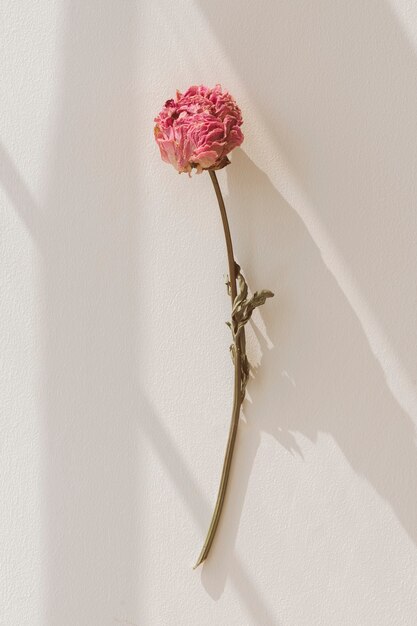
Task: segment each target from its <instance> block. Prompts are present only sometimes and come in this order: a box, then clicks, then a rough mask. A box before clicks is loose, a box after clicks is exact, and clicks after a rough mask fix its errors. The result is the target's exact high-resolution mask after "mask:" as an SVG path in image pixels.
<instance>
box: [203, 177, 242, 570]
mask: <svg viewBox="0 0 417 626" xmlns="http://www.w3.org/2000/svg"><path fill="white" fill-rule="evenodd" d="M209 174H210V178H211V181H212V183H213V186H214V190H215V192H216V196H217V200H218V203H219V208H220V214H221V217H222V222H223V230H224V236H225V239H226V249H227V259H228V263H229V281H230V294H231V299H232V307H233V302H234V300H235V298H236V295H237V287H236V267H235V259H234V255H233V244H232V238H231V235H230V228H229V222H228V219H227V213H226V207H225V204H224V200H223V196H222V193H221V190H220V186H219V182H218V180H217V176H216V172H215V171H214V170H209ZM244 332H245V331H244V328H242V329H241V331H240V332H239V333H238V335H237V337H236V338H235V351H234V352H235V353H234V368H235V372H234V386H233V409H232V419H231V422H230V429H229V436H228V439H227V447H226V453H225V456H224V461H223V469H222V475H221V479H220V486H219V492H218V494H217V500H216V505H215V507H214V512H213V516H212V518H211V522H210V526H209V529H208V532H207V537H206V540H205V542H204V545H203V548H202V550H201V552H200V556H199V557H198V560H197V563H196V564H195V566H194V569H195V568H196V567H198V566H199V565H201V563H202V562H203V561H205V560H206V558H207V556H208V554H209V552H210V548H211V545H212V543H213V539H214V536H215V534H216V530H217V526H218V524H219V520H220V515H221V512H222V508H223V504H224V500H225V496H226V489H227V483H228V481H229V475H230V467H231V464H232V457H233V450H234V447H235V442H236V435H237V428H238V424H239V416H240V407H241V405H242V393H241V391H242V389H241V388H242V369H241V367H242V364H241V359H242V348H243V349H244V345H245V336H244Z"/></svg>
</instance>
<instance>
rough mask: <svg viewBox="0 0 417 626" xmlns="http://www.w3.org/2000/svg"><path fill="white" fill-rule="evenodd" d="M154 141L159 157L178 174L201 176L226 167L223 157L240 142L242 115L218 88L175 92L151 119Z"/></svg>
mask: <svg viewBox="0 0 417 626" xmlns="http://www.w3.org/2000/svg"><path fill="white" fill-rule="evenodd" d="M154 121H155V129H154V133H155V140H156V142H157V144H158V146H159V149H160V151H161V157H162V159H163V160H164V161H166V162H167V163H171V165H173V166H174V167H175V169H176V170H178V172H188V173H190V172H191V170H192V168H193V167H195V168H196V169H197V173H201V172H202V171H203V170H207V169H220V168H222V167H224V166H225V165H227V164H228V163H229V159H228V158H227V155H228V154H229V152H231V151H232V150H233V148H236V147H237V146H240V144H241V143H242V141H243V133H242V131H241V129H240V126H241V125H242V113H241V111H240V109H239V107H238V106H237V104H236V102H235V100H234V98H233V97H232V96H231V95H230V94H229V93H228V92H227V91H225V92H223V91H222V89H221V86H220V85H216V86H215V87H214V88H213V89H210V88H209V87H205V86H204V85H200V86H199V87H197V86H193V87H190V88H189V89H187V91H186V92H185V93H184V94H181V93H180V92H178V91H177V95H176V98H175V100H167V101H166V102H165V105H164V108H163V109H162V111H161V112H160V113H159V115H158V117H156V118H155V120H154Z"/></svg>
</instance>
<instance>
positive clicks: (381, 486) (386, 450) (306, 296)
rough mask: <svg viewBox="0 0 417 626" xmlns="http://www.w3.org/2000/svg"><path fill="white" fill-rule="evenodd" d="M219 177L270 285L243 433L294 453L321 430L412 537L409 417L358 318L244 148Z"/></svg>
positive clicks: (246, 248)
mask: <svg viewBox="0 0 417 626" xmlns="http://www.w3.org/2000/svg"><path fill="white" fill-rule="evenodd" d="M227 178H228V185H229V190H230V196H229V198H228V200H227V202H228V205H229V206H230V209H231V211H230V213H231V221H232V228H233V232H234V234H235V237H236V248H237V251H238V253H239V252H240V254H239V263H241V265H242V267H243V268H245V267H247V268H248V271H247V272H246V274H247V278H248V282H249V284H250V285H252V284H253V282H254V277H255V276H262V280H263V283H264V284H266V285H268V286H269V287H270V288H271V289H272V290H273V291H275V292H276V293H277V294H278V297H277V299H276V300H275V301H271V303H269V306H268V307H264V309H263V310H262V317H263V319H264V321H265V325H266V328H267V329H268V335H269V337H270V339H271V340H272V342H273V344H274V345H275V348H274V349H273V350H270V349H268V346H267V345H266V341H265V339H264V338H263V336H262V334H261V333H260V332H258V331H257V330H256V327H253V329H254V332H255V334H256V338H257V341H259V342H260V344H261V348H262V353H263V356H262V361H261V365H260V367H259V368H258V369H257V370H255V378H254V380H251V381H250V386H249V393H250V396H251V399H252V403H245V407H244V411H245V415H246V417H247V420H248V424H249V425H250V426H251V428H252V429H253V430H254V431H255V432H254V433H252V434H251V436H254V437H255V439H256V440H259V436H260V432H265V433H268V434H269V435H271V436H272V437H274V438H275V439H276V440H277V441H278V442H279V443H280V444H281V445H282V446H284V448H286V449H287V450H288V451H289V452H291V453H296V454H301V453H300V451H299V449H298V446H297V443H296V440H295V438H294V433H302V434H303V435H304V436H305V437H307V438H309V439H310V440H311V441H313V442H314V441H316V439H317V437H318V435H319V433H322V432H323V433H329V434H330V435H331V436H332V437H333V438H334V440H335V441H336V442H337V444H338V446H339V447H340V449H341V450H342V452H343V454H344V455H345V457H346V459H347V460H348V461H349V463H350V464H351V466H352V467H353V469H354V470H355V471H356V472H357V473H358V474H359V475H361V476H364V477H366V479H367V480H368V481H369V482H370V483H371V484H372V485H373V487H374V488H375V489H376V491H377V492H378V493H379V495H380V496H381V497H382V498H383V499H384V500H386V501H387V502H388V503H389V504H390V506H391V507H392V509H393V511H394V512H395V514H396V516H397V518H398V519H399V521H400V522H401V524H402V526H403V528H404V530H405V531H406V533H407V534H408V536H409V537H410V538H411V539H412V541H413V542H414V543H417V524H416V520H417V503H416V501H415V499H413V498H410V494H412V493H415V492H416V490H417V454H416V448H415V443H414V435H415V429H414V424H413V422H412V420H411V419H410V417H409V416H408V415H407V413H406V412H405V411H404V410H403V409H402V407H401V406H400V405H399V404H398V403H397V402H396V400H395V398H394V397H393V395H392V394H391V392H390V390H389V389H388V387H387V385H386V382H385V377H384V373H383V371H382V370H381V368H380V366H379V364H378V362H377V361H376V360H375V357H374V355H373V353H372V350H371V349H370V346H369V343H368V341H367V339H366V337H365V336H364V333H363V330H362V327H361V324H360V322H359V321H358V319H357V317H356V315H355V313H354V312H353V311H352V309H351V307H350V305H349V303H348V302H347V301H346V299H345V297H344V294H343V293H342V291H341V290H340V287H339V286H338V284H337V282H336V281H335V279H334V277H333V276H332V274H331V273H330V272H329V271H328V269H327V268H326V266H325V265H324V262H323V260H322V258H321V255H320V253H319V251H318V250H317V247H316V245H315V244H314V242H313V241H312V239H311V237H310V235H309V234H308V232H307V230H306V228H305V226H304V225H303V223H302V221H301V220H300V218H299V217H298V216H297V214H296V213H295V211H294V210H293V209H292V208H291V207H290V206H289V205H288V204H287V203H286V202H285V201H284V200H283V198H282V197H281V196H280V195H279V194H278V193H277V192H276V190H275V188H274V187H273V185H272V184H271V183H270V181H269V180H268V178H267V177H266V176H265V174H264V173H263V172H262V171H261V170H260V169H259V168H257V167H256V166H255V165H254V164H253V163H252V162H251V161H250V159H249V158H248V157H247V156H246V155H245V153H244V152H243V151H240V150H239V151H236V153H235V155H234V160H233V167H230V168H228V171H227ZM259 198H261V201H259ZM254 206H257V207H258V210H257V212H254V211H253V207H254ZM233 215H238V216H239V218H238V219H236V221H235V220H233ZM277 249H278V250H279V251H280V252H279V255H277V254H276V250H277ZM260 250H262V253H260ZM288 267H291V268H293V269H292V272H291V276H288V272H287V268H288ZM317 285H319V286H320V287H319V289H317ZM256 287H257V285H255V288H256ZM295 303H297V306H295ZM346 337H348V338H349V341H348V342H347V341H346ZM300 345H301V346H302V347H303V356H302V358H300V355H299V346H300ZM352 354H354V355H355V359H354V360H352V358H351V355H352ZM312 363H314V364H315V367H311V364H312ZM253 458H254V457H253V455H250V454H249V455H247V456H246V455H245V454H243V452H242V454H239V455H238V457H237V461H236V469H235V471H236V473H237V474H238V475H239V476H242V477H245V478H244V480H247V477H248V476H249V475H250V472H251V467H252V464H253ZM277 487H279V483H278V482H277ZM233 488H235V486H234V487H233ZM240 489H241V490H242V491H243V492H244V491H245V489H246V487H242V485H240ZM265 497H267V494H266V495H265ZM240 513H241V507H237V508H234V507H233V506H230V505H229V506H228V515H229V516H231V517H232V518H234V521H233V522H232V523H231V524H230V523H229V524H224V526H223V527H222V530H221V533H222V542H223V543H224V544H228V543H231V544H233V542H234V532H235V529H236V528H237V526H238V519H236V518H238V517H239V516H240ZM277 522H279V518H278V519H277ZM278 532H279V530H278ZM219 553H220V554H219V555H218V556H217V557H216V558H218V559H220V560H222V556H221V551H220V550H219ZM227 558H228V557H227V556H226V557H225V560H226V561H227ZM223 566H224V567H227V565H225V563H224V562H223Z"/></svg>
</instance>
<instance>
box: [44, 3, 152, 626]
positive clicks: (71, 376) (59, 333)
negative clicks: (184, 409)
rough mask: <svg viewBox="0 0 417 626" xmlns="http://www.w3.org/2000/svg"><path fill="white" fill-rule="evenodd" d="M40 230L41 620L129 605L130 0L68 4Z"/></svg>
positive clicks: (132, 492)
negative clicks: (43, 613)
mask: <svg viewBox="0 0 417 626" xmlns="http://www.w3.org/2000/svg"><path fill="white" fill-rule="evenodd" d="M63 24H64V28H65V32H64V37H63V45H62V70H61V71H62V75H61V80H60V92H59V93H58V97H57V100H58V101H57V111H58V114H57V117H56V120H55V128H54V131H53V132H54V136H53V142H52V149H51V155H50V170H49V172H48V174H47V180H46V183H45V188H46V197H45V200H44V203H43V204H44V206H43V207H42V209H41V216H40V217H41V218H42V219H43V224H42V226H41V227H40V228H39V227H38V229H37V230H38V245H39V249H40V252H41V255H42V257H43V269H44V275H43V283H44V319H45V328H44V359H45V374H44V381H43V390H44V392H43V395H44V397H43V400H44V413H45V424H44V440H45V443H44V446H45V449H44V467H43V476H44V489H45V507H46V519H45V551H46V554H47V556H46V561H47V571H48V573H47V580H46V581H45V584H46V589H47V596H46V620H47V621H46V623H47V624H50V625H51V626H52V625H56V624H60V625H61V626H66V625H67V624H68V626H69V625H71V626H73V625H74V624H78V623H82V624H87V623H90V624H98V623H101V624H108V623H110V621H114V620H123V619H126V617H127V616H129V617H130V618H132V616H134V615H135V614H136V608H137V604H138V601H139V602H140V600H139V599H138V594H139V593H140V590H141V580H140V571H139V570H138V568H137V557H136V555H137V553H138V545H137V537H138V531H137V523H138V519H139V516H138V510H137V506H138V502H137V497H138V491H137V470H138V464H137V459H138V455H137V436H138V426H137V403H136V400H137V395H138V394H137V384H136V381H135V376H136V369H137V368H136V356H135V336H136V324H137V320H138V312H137V307H136V299H135V298H136V296H135V294H136V293H137V289H138V277H137V276H136V275H135V268H136V262H135V258H136V252H135V250H136V245H135V244H136V220H137V210H138V207H137V189H136V177H137V176H136V155H135V146H134V135H135V133H134V119H135V110H136V109H137V104H136V103H135V98H134V92H133V90H132V82H133V77H134V73H135V46H134V42H133V41H134V38H135V37H136V31H137V21H136V9H135V6H134V3H130V2H127V3H122V4H120V5H119V7H118V9H117V10H116V11H115V5H114V2H111V1H109V0H104V1H103V2H100V3H99V4H98V3H96V2H93V3H84V2H68V4H67V9H66V15H65V19H64V20H63Z"/></svg>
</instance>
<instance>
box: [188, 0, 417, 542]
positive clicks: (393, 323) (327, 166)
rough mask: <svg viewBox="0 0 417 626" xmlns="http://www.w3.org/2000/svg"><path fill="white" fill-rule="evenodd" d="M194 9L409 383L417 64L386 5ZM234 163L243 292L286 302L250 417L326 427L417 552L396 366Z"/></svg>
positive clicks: (256, 182) (412, 462)
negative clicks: (265, 292)
mask: <svg viewBox="0 0 417 626" xmlns="http://www.w3.org/2000/svg"><path fill="white" fill-rule="evenodd" d="M200 6H201V11H202V12H203V13H204V14H205V15H206V16H207V19H208V20H209V22H210V26H211V27H212V29H213V32H214V33H215V34H216V36H217V37H218V38H219V42H220V43H221V44H222V45H223V46H224V49H225V53H226V54H227V56H228V59H229V60H230V61H231V62H232V63H234V65H235V68H236V71H237V73H238V75H239V78H240V79H241V80H242V83H243V84H244V85H245V87H246V88H247V89H248V92H249V94H250V96H251V99H252V100H253V102H254V104H255V106H256V111H257V113H258V114H260V115H262V117H263V119H264V122H265V126H266V127H267V128H268V130H269V131H270V133H271V135H272V137H273V138H274V141H275V145H276V150H277V151H280V152H282V153H284V156H285V158H286V160H287V161H288V162H289V163H290V165H291V166H292V169H293V172H294V174H295V175H296V176H297V178H298V180H299V181H300V185H301V186H302V187H303V189H304V191H305V193H306V194H307V196H308V198H309V199H310V200H311V202H312V204H313V206H314V208H315V209H316V211H317V213H318V216H319V219H320V221H321V222H322V223H323V224H324V226H325V228H326V230H327V232H328V233H329V235H330V238H331V240H332V243H333V244H334V246H335V247H336V249H337V250H338V252H339V253H340V254H341V256H342V257H343V259H344V261H345V262H346V264H347V266H348V267H349V270H350V272H351V274H352V275H353V277H354V279H355V281H356V282H357V284H358V287H359V292H360V294H361V296H362V298H363V301H364V302H365V304H366V306H368V307H369V308H370V309H371V310H372V312H373V313H374V315H375V317H376V318H377V322H378V324H379V325H380V326H381V328H382V329H383V332H384V338H385V339H386V341H387V343H388V344H389V346H390V347H391V348H392V349H393V351H394V353H395V355H396V357H397V358H398V360H399V362H400V364H401V367H402V369H403V371H404V372H405V373H406V376H407V378H409V379H410V380H411V381H412V380H414V379H413V372H414V362H413V361H414V355H415V354H416V351H417V344H416V336H415V332H414V330H415V321H416V319H415V317H416V313H415V311H416V310H417V302H416V293H415V289H413V288H410V285H408V286H407V280H406V279H405V278H406V277H407V276H410V268H414V267H416V265H417V248H416V247H415V243H414V242H415V235H416V232H417V223H416V220H417V214H416V212H415V210H414V207H415V186H414V184H413V182H412V181H413V172H415V169H416V164H417V144H416V142H414V141H410V137H415V136H416V134H417V118H416V116H415V93H416V90H417V60H416V56H415V53H414V51H413V49H412V48H411V46H410V43H409V41H408V39H407V36H406V34H405V33H404V32H403V31H402V29H401V28H400V25H399V23H398V21H397V18H396V16H395V15H394V14H393V12H392V11H391V9H390V7H389V5H388V4H386V3H385V2H366V3H351V2H347V1H345V0H343V1H342V0H340V1H338V2H333V0H332V1H330V0H320V1H319V2H316V3H311V4H308V3H307V4H306V3H305V2H301V0H296V1H295V2H291V3H287V2H278V3H276V2H271V1H267V2H265V3H263V4H262V11H260V10H259V8H258V7H257V6H255V5H254V4H250V3H245V4H241V3H239V5H238V4H237V2H233V1H232V2H230V3H228V4H227V5H224V4H223V3H221V2H220V0H213V2H210V3H203V2H200ZM219 16H221V19H220V18H219ZM257 140H258V141H262V138H257ZM233 161H234V163H233V167H230V168H228V172H227V175H228V180H229V185H230V198H228V205H229V206H231V207H232V208H233V207H235V210H236V212H239V216H240V218H241V215H242V213H244V214H245V216H246V219H247V222H248V225H249V226H248V227H247V228H246V229H245V230H241V232H240V233H239V244H238V245H237V255H238V258H239V260H241V261H242V265H243V267H245V266H246V267H248V268H250V270H251V274H250V275H249V276H248V279H249V283H250V284H251V285H252V280H251V278H252V275H253V276H261V277H262V281H263V283H264V284H265V285H267V286H268V287H270V288H271V289H273V290H275V291H276V292H277V293H278V299H277V304H278V303H279V307H281V308H280V309H278V310H279V311H280V317H278V318H277V319H278V320H279V325H278V327H277V321H275V318H274V315H275V313H276V311H275V309H274V312H272V311H273V308H272V306H271V305H268V306H265V307H263V309H262V316H263V318H264V319H265V323H266V326H267V328H268V331H269V332H270V333H271V338H272V340H273V342H274V343H275V350H273V351H271V352H269V351H268V350H265V351H264V358H263V360H262V365H261V372H260V376H261V378H260V379H259V382H258V383H256V381H255V382H251V387H250V393H251V395H252V396H253V399H254V404H253V413H252V408H251V406H250V405H247V406H246V407H245V410H246V413H247V415H248V421H249V423H250V424H252V423H253V427H254V428H257V429H260V430H264V431H266V432H269V433H270V434H272V435H273V436H274V437H276V439H277V440H278V441H280V442H281V443H282V444H283V445H284V446H286V447H288V448H294V438H293V435H292V433H294V432H300V433H302V434H304V435H305V436H306V437H309V438H310V439H311V440H313V441H314V440H315V439H316V437H317V434H318V433H319V432H324V433H329V434H330V435H331V436H332V437H333V438H334V439H335V441H336V442H337V443H338V445H339V446H340V449H341V450H342V452H343V453H344V455H345V457H346V459H347V460H348V461H349V463H350V464H351V466H352V467H353V468H354V470H355V471H356V472H357V473H358V474H359V475H362V476H364V477H365V478H366V479H367V480H368V481H369V483H370V484H371V485H372V486H373V487H374V488H375V489H376V490H377V492H378V493H379V494H380V495H381V497H383V498H384V499H385V500H386V501H387V502H388V503H389V504H390V505H391V507H392V509H393V511H394V512H395V514H396V516H397V517H398V519H399V521H400V522H401V524H402V526H403V528H404V530H405V531H406V532H407V533H408V535H409V536H410V538H411V539H412V540H413V541H414V543H417V523H416V522H417V504H416V500H415V499H414V498H411V497H410V494H413V493H415V492H416V488H417V455H416V448H415V444H414V435H415V428H414V423H413V421H412V419H411V416H410V414H409V413H408V411H407V410H404V407H407V408H408V406H409V405H410V402H409V401H408V400H405V399H404V397H403V396H402V395H401V386H398V387H397V388H396V387H395V376H394V375H392V376H391V379H390V373H391V374H392V372H390V367H391V366H392V368H394V365H393V364H392V363H388V364H386V363H385V364H384V363H383V365H384V370H383V369H382V368H381V365H380V362H381V359H379V360H378V359H377V358H376V357H375V354H374V352H375V350H376V351H378V346H377V347H376V348H375V346H374V345H372V346H370V341H369V337H368V336H367V334H366V333H367V331H368V330H369V329H367V328H365V331H366V332H364V326H365V325H364V324H363V320H362V319H360V317H361V311H360V306H359V307H356V306H355V307H353V308H352V306H351V303H350V302H349V301H348V300H347V298H346V296H345V295H344V293H343V291H342V289H341V288H340V287H339V285H338V283H337V282H336V279H335V277H334V276H333V274H331V273H330V271H329V270H328V269H327V268H326V266H325V265H324V263H323V261H322V259H321V256H320V251H319V249H318V248H317V246H316V245H315V243H314V242H313V240H312V239H311V237H310V236H309V234H308V232H307V231H306V229H305V227H304V225H303V223H302V221H301V219H300V218H299V217H298V215H297V213H296V212H295V211H293V210H292V209H291V208H290V207H289V206H288V205H287V206H286V207H285V205H283V203H282V198H280V196H279V194H277V192H276V191H275V189H274V187H273V186H272V184H271V183H270V182H269V180H268V179H267V177H266V176H265V175H264V174H263V173H262V171H261V170H260V169H259V168H258V167H257V166H255V165H254V164H253V163H251V162H250V160H249V159H248V157H246V156H245V155H244V154H243V153H242V152H236V154H235V155H234V159H233ZM258 165H260V166H261V167H262V164H258ZM414 178H415V177H414ZM239 223H240V220H239V221H237V223H236V224H233V229H234V232H236V229H239ZM249 233H250V236H249ZM271 238H274V239H271ZM264 242H265V243H264ZM250 251H252V252H250ZM243 255H245V256H243ZM246 258H247V261H246ZM277 259H278V261H279V265H277ZM330 269H332V268H330ZM253 286H254V288H257V287H258V285H257V284H255V285H253ZM398 303H401V324H400V323H398V306H399V304H398ZM273 306H274V307H275V303H274V305H273ZM358 316H359V317H358ZM281 324H282V328H281ZM274 329H275V330H274ZM274 332H276V333H277V337H274V335H273V333H274ZM259 339H260V341H261V343H262V338H261V337H259ZM371 348H372V349H371ZM380 348H381V346H380ZM300 350H302V353H300ZM378 358H379V357H378ZM283 372H286V373H287V374H288V376H289V377H290V378H287V377H286V376H285V375H283ZM394 372H395V370H394ZM387 377H388V381H387ZM290 379H292V380H293V381H294V383H295V386H294V385H293V384H292V383H291V381H290ZM393 381H394V382H393ZM387 382H388V384H387ZM273 406H279V408H280V410H279V412H278V411H277V412H276V413H275V412H274V411H273V409H271V407H273ZM411 408H412V409H413V410H414V409H415V403H414V406H413V407H411ZM237 459H238V460H237V464H239V463H240V464H243V465H244V464H245V460H244V458H243V457H242V456H240V455H238V456H237ZM239 473H240V471H239V470H238V469H236V472H235V474H236V475H238V474H239ZM243 473H244V475H247V474H248V471H247V469H246V470H245V471H244V472H243ZM231 491H232V490H231ZM230 508H231V507H230ZM229 514H231V513H230V511H229ZM225 528H226V523H225V524H224V526H223V529H225ZM223 529H222V530H223ZM224 532H226V533H227V530H225V531H224Z"/></svg>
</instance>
